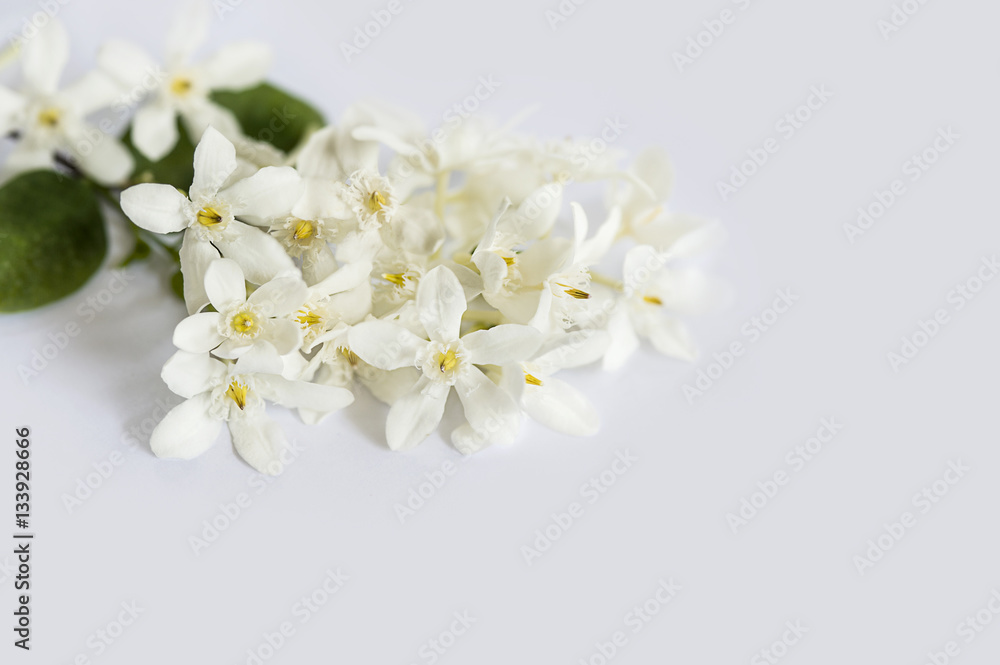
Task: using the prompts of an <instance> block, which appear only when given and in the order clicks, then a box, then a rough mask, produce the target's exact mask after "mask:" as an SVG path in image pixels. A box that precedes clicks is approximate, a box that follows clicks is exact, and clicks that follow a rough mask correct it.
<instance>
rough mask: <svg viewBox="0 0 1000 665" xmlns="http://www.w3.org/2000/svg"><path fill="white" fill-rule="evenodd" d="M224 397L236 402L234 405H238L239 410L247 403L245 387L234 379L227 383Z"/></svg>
mask: <svg viewBox="0 0 1000 665" xmlns="http://www.w3.org/2000/svg"><path fill="white" fill-rule="evenodd" d="M226 397H228V398H229V399H231V400H233V401H234V402H236V406H238V407H240V411H242V410H243V409H244V407H246V405H247V387H246V386H244V385H243V384H241V383H238V382H237V381H236V380H235V379H234V380H233V382H232V383H230V384H229V390H227V391H226Z"/></svg>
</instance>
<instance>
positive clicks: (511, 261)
mask: <svg viewBox="0 0 1000 665" xmlns="http://www.w3.org/2000/svg"><path fill="white" fill-rule="evenodd" d="M503 262H504V263H506V264H507V267H508V268H509V267H511V266H512V265H514V257H513V256H504V257H503Z"/></svg>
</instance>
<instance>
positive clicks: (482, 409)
mask: <svg viewBox="0 0 1000 665" xmlns="http://www.w3.org/2000/svg"><path fill="white" fill-rule="evenodd" d="M455 392H457V393H458V398H459V399H460V400H462V407H463V408H464V409H465V419H466V420H468V421H469V425H471V426H472V429H473V430H474V431H475V433H476V435H477V438H480V439H481V445H480V446H479V447H483V446H486V445H489V444H493V443H510V442H511V441H513V440H514V438H515V437H516V436H517V431H518V428H519V426H520V421H521V419H520V409H518V408H517V405H516V404H514V401H513V400H512V399H511V397H510V395H508V394H507V393H506V392H504V391H503V390H502V389H501V388H500V387H499V386H498V385H496V384H495V383H493V382H492V381H490V380H489V378H487V376H486V375H485V374H483V373H482V372H481V371H479V369H478V368H475V367H471V368H469V369H468V370H467V371H465V372H463V373H462V375H461V376H460V377H459V378H458V381H457V382H456V383H455ZM461 452H463V453H470V452H475V450H462V451H461Z"/></svg>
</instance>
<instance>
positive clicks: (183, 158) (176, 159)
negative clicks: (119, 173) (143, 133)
mask: <svg viewBox="0 0 1000 665" xmlns="http://www.w3.org/2000/svg"><path fill="white" fill-rule="evenodd" d="M177 132H178V137H177V145H175V146H174V149H173V150H171V151H170V152H169V153H167V155H165V156H164V157H163V158H162V159H160V160H159V161H156V162H153V161H150V160H149V159H148V158H147V157H146V156H145V155H143V154H142V153H141V152H139V149H138V148H136V147H135V146H134V145H133V144H132V127H131V125H130V126H129V128H128V131H127V132H125V136H123V137H122V141H123V142H124V143H125V147H126V148H128V149H129V152H131V153H132V157H133V158H134V159H135V170H134V171H132V177H131V178H129V184H130V185H135V184H138V183H141V182H157V183H162V184H165V185H173V186H174V187H176V188H177V189H180V190H183V191H185V192H186V191H187V190H188V189H189V188H190V187H191V181H192V180H194V144H193V143H191V138H190V137H189V136H188V134H187V131H186V130H185V129H184V124H183V123H182V122H181V121H180V120H178V121H177Z"/></svg>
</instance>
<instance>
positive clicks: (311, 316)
mask: <svg viewBox="0 0 1000 665" xmlns="http://www.w3.org/2000/svg"><path fill="white" fill-rule="evenodd" d="M295 320H296V321H298V322H299V325H301V326H302V327H303V328H309V327H310V326H317V325H319V324H321V323H323V317H321V316H320V315H319V314H317V313H316V311H315V310H311V309H310V310H305V309H300V310H299V315H298V316H297V317H295Z"/></svg>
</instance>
